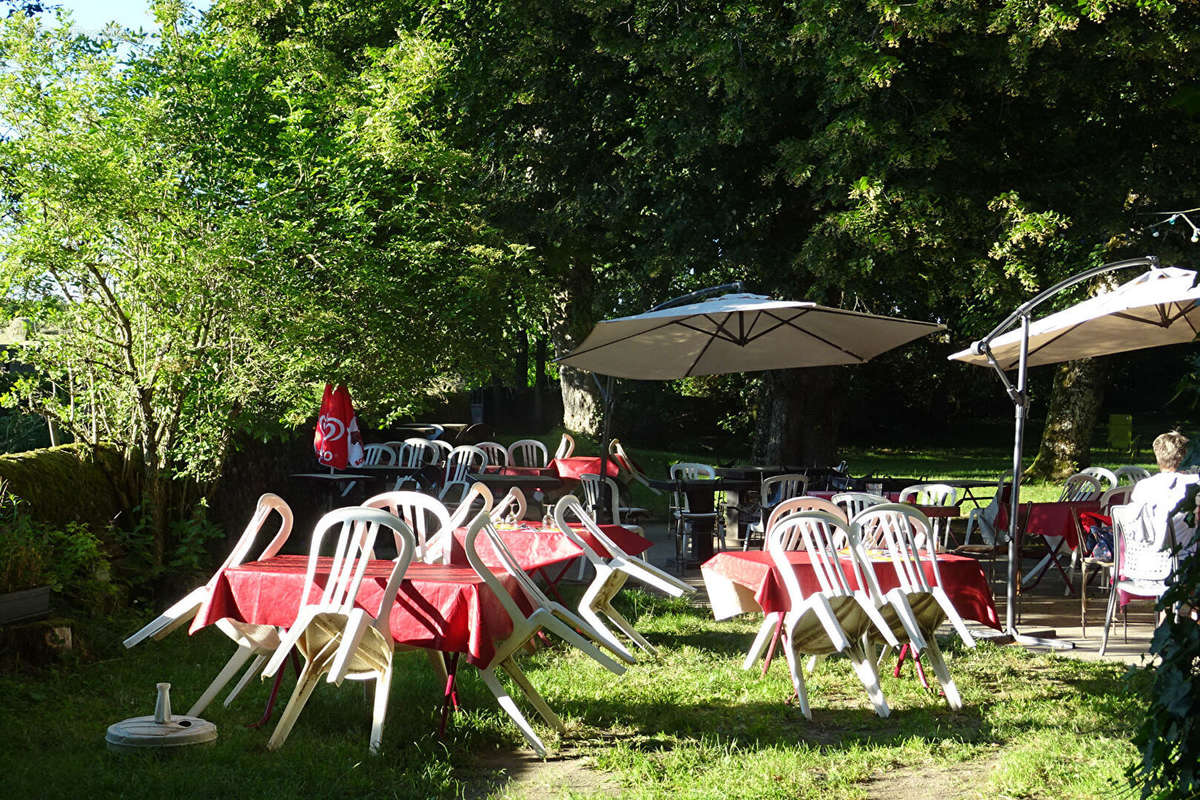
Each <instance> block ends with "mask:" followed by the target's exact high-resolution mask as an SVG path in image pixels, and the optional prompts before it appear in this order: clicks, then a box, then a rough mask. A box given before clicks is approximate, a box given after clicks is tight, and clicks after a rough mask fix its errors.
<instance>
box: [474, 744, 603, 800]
mask: <svg viewBox="0 0 1200 800" xmlns="http://www.w3.org/2000/svg"><path fill="white" fill-rule="evenodd" d="M459 777H460V778H461V779H462V780H464V781H465V782H466V784H467V789H466V793H465V797H466V800H482V798H485V797H494V798H507V799H508V800H517V798H535V799H536V800H547V799H548V798H554V797H563V796H565V795H567V794H573V795H582V796H585V797H618V796H620V793H621V792H620V788H621V787H620V784H618V783H617V781H615V780H613V779H612V777H611V776H609V775H606V774H604V773H602V772H599V771H597V770H594V769H592V768H591V767H590V766H589V759H587V758H584V757H583V756H580V755H579V754H578V752H577V751H575V749H574V748H571V747H564V748H563V749H562V750H560V751H559V752H558V753H557V754H556V755H554V756H552V757H550V758H548V759H546V760H545V761H542V759H540V758H538V757H537V756H536V755H534V754H533V753H532V752H531V751H527V750H525V751H517V752H496V753H491V754H487V755H484V756H480V757H479V758H476V759H475V762H474V763H473V764H472V765H471V767H470V768H469V769H464V770H462V771H461V772H460V773H459Z"/></svg>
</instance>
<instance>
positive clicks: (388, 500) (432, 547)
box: [362, 491, 454, 564]
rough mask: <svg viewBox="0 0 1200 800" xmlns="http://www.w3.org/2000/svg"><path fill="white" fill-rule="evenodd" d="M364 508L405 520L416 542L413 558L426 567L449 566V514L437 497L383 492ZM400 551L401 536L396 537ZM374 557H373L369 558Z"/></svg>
mask: <svg viewBox="0 0 1200 800" xmlns="http://www.w3.org/2000/svg"><path fill="white" fill-rule="evenodd" d="M362 505H363V508H381V509H383V510H384V511H386V512H388V513H389V514H391V515H392V516H394V517H398V518H399V519H402V520H404V523H405V524H406V525H408V527H409V529H411V530H412V533H413V536H414V537H415V539H416V552H415V554H414V556H413V557H414V558H416V559H417V560H418V561H424V562H426V563H430V564H432V563H440V564H449V563H450V547H449V541H450V537H451V536H453V535H454V528H452V527H451V526H450V512H449V511H447V510H446V507H445V506H444V505H442V503H441V501H440V500H438V499H437V498H436V497H430V496H429V495H427V494H422V493H421V492H404V491H401V492H395V491H392V492H384V493H383V494H377V495H375V496H374V497H371V498H369V499H367V500H366V501H365V502H363V504H362ZM400 549H401V541H400V534H399V533H397V534H396V552H397V553H399V552H400ZM370 557H371V558H374V557H375V554H374V553H371V554H370Z"/></svg>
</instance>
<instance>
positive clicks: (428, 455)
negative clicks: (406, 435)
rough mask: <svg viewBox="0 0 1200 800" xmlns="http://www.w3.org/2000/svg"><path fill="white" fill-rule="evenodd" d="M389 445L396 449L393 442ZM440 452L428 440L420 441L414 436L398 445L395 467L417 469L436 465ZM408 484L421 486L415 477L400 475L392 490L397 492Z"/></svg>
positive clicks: (438, 448) (439, 449)
mask: <svg viewBox="0 0 1200 800" xmlns="http://www.w3.org/2000/svg"><path fill="white" fill-rule="evenodd" d="M391 444H392V446H393V447H396V443H395V442H393V443H391ZM441 452H442V450H441V448H440V447H438V446H436V445H434V444H433V443H431V442H430V441H429V440H428V439H420V438H418V437H415V436H414V437H412V438H410V439H405V440H404V441H403V442H400V443H399V448H398V449H397V451H396V453H397V455H396V465H397V466H400V467H409V468H411V469H417V468H419V467H424V466H427V465H432V464H436V463H437V461H438V459H439V458H440V457H441ZM409 483H412V485H413V486H414V487H418V488H419V487H420V485H421V482H420V481H419V480H417V478H416V476H415V475H400V476H398V477H397V478H396V483H395V485H394V486H393V487H392V488H393V489H395V490H396V491H399V490H401V489H403V488H404V487H405V486H406V485H407V484H409Z"/></svg>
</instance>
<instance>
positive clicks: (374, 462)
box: [363, 444, 396, 467]
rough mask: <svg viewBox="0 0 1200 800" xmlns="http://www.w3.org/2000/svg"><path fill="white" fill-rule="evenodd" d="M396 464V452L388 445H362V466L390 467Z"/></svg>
mask: <svg viewBox="0 0 1200 800" xmlns="http://www.w3.org/2000/svg"><path fill="white" fill-rule="evenodd" d="M395 463H396V451H395V450H393V449H392V446H391V445H388V444H368V445H363V464H365V465H367V466H369V467H374V466H391V465H392V464H395Z"/></svg>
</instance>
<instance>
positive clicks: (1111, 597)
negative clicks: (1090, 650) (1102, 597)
mask: <svg viewBox="0 0 1200 800" xmlns="http://www.w3.org/2000/svg"><path fill="white" fill-rule="evenodd" d="M1116 607H1117V590H1116V588H1115V587H1114V588H1113V589H1112V591H1110V592H1109V594H1108V608H1107V609H1106V610H1105V612H1104V634H1103V636H1102V637H1101V639H1100V655H1104V651H1105V649H1107V648H1108V629H1109V626H1110V625H1112V619H1113V612H1114V611H1115V610H1116Z"/></svg>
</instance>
